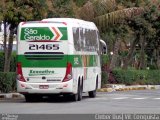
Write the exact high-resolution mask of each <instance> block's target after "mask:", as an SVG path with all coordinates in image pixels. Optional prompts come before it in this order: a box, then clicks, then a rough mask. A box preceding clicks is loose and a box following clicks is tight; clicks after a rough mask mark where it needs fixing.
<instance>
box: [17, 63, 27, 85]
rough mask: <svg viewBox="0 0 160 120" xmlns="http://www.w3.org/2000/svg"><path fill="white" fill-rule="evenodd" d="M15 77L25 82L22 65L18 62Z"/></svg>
mask: <svg viewBox="0 0 160 120" xmlns="http://www.w3.org/2000/svg"><path fill="white" fill-rule="evenodd" d="M17 79H18V80H19V81H22V82H26V81H25V79H24V77H23V73H22V65H21V63H20V62H18V63H17Z"/></svg>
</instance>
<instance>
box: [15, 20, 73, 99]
mask: <svg viewBox="0 0 160 120" xmlns="http://www.w3.org/2000/svg"><path fill="white" fill-rule="evenodd" d="M17 35H18V37H17V38H18V42H17V43H18V50H17V90H18V92H20V93H22V94H24V95H25V97H26V98H27V96H29V95H31V94H60V93H72V92H73V89H72V88H73V83H72V64H71V63H70V62H69V61H68V56H67V54H68V49H69V47H68V28H67V24H66V23H63V22H47V21H39V22H22V23H20V24H19V27H18V34H17ZM27 99H28V98H27Z"/></svg>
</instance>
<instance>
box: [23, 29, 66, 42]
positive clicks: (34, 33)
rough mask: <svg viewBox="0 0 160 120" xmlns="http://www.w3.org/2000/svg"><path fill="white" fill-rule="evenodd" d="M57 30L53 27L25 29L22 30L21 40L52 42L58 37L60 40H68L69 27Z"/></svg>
mask: <svg viewBox="0 0 160 120" xmlns="http://www.w3.org/2000/svg"><path fill="white" fill-rule="evenodd" d="M57 29H58V30H57ZM57 29H55V28H52V27H51V28H49V27H23V28H21V34H20V40H26V41H32V40H52V38H56V37H57V38H58V39H59V40H68V34H67V27H58V28H57ZM59 35H62V36H61V37H60V36H59Z"/></svg>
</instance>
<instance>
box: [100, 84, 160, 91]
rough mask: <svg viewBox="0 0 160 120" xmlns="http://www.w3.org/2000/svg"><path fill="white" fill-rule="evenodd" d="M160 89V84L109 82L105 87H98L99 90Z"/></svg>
mask: <svg viewBox="0 0 160 120" xmlns="http://www.w3.org/2000/svg"><path fill="white" fill-rule="evenodd" d="M155 89H160V85H132V86H126V85H117V84H107V85H105V88H101V89H98V90H97V92H113V91H131V90H155Z"/></svg>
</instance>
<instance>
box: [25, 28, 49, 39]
mask: <svg viewBox="0 0 160 120" xmlns="http://www.w3.org/2000/svg"><path fill="white" fill-rule="evenodd" d="M24 39H25V40H27V41H29V40H51V37H50V36H49V35H42V34H38V30H36V29H32V28H25V29H24Z"/></svg>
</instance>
